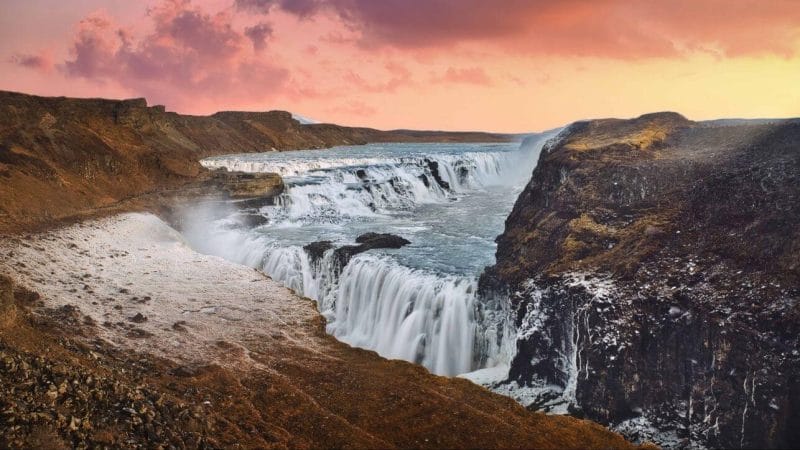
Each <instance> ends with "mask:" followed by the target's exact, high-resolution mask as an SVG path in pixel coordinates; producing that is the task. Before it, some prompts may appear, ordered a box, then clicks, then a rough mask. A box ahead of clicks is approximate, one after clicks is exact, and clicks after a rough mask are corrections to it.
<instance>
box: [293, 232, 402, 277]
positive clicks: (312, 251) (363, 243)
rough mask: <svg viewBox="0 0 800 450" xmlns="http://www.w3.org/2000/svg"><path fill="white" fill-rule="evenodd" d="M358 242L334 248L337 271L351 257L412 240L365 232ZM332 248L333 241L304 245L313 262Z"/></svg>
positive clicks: (358, 238) (357, 239) (398, 246)
mask: <svg viewBox="0 0 800 450" xmlns="http://www.w3.org/2000/svg"><path fill="white" fill-rule="evenodd" d="M356 243H357V244H358V245H344V246H342V247H339V248H337V249H336V250H334V252H333V261H334V268H335V270H336V271H341V270H342V269H343V268H344V266H346V265H347V263H348V262H350V259H352V258H353V256H355V255H357V254H359V253H363V252H365V251H367V250H372V249H377V248H401V247H403V246H406V245H408V244H410V243H411V242H410V241H408V240H407V239H405V238H402V237H400V236H396V235H393V234H388V233H364V234H362V235H361V236H358V237H357V238H356ZM331 248H334V246H333V243H332V242H331V241H318V242H313V243H311V244H308V245H306V246H304V247H303V249H304V250H305V251H306V253H307V254H308V256H309V258H310V259H311V261H312V262H313V263H316V262H319V261H320V260H321V259H322V256H323V255H324V254H325V252H326V251H328V250H329V249H331Z"/></svg>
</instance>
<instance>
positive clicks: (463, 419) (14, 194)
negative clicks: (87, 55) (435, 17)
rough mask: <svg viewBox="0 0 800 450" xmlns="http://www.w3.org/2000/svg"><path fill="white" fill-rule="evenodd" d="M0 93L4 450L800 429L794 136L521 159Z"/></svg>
mask: <svg viewBox="0 0 800 450" xmlns="http://www.w3.org/2000/svg"><path fill="white" fill-rule="evenodd" d="M0 98H2V100H3V102H2V104H0V105H2V106H0V107H2V110H0V192H2V197H0V233H5V235H4V238H3V241H2V245H0V254H3V255H5V260H4V261H3V262H2V264H0V269H2V273H4V274H5V275H6V276H8V277H9V278H3V279H2V280H3V281H2V283H0V287H1V288H2V289H3V290H2V291H0V293H2V299H3V303H2V305H0V306H2V309H0V314H2V317H0V319H2V320H0V324H2V328H0V339H1V340H0V343H2V345H0V352H2V356H3V359H2V360H0V361H3V366H2V367H0V369H2V370H0V374H3V376H4V379H5V378H9V379H11V376H12V375H13V376H18V375H19V374H20V373H26V374H28V375H26V376H27V377H30V376H36V377H39V378H41V379H51V378H52V379H53V385H54V386H55V392H57V394H56V395H55V397H56V401H55V402H54V403H49V400H48V399H50V397H49V396H50V395H51V394H49V392H50V391H48V390H47V389H44V388H42V389H38V390H37V389H36V388H35V387H31V386H33V385H32V384H31V383H28V384H24V383H22V384H20V385H18V386H17V385H13V386H16V387H12V388H11V389H18V392H25V394H21V395H26V397H25V399H24V401H22V402H16V401H15V402H14V404H13V405H9V404H3V405H0V408H4V409H3V411H10V412H9V413H8V414H9V415H10V416H11V417H13V418H14V420H17V421H18V422H17V423H18V424H19V425H17V426H16V428H14V430H15V431H14V434H13V439H14V441H13V442H12V441H9V442H11V443H16V444H15V445H20V443H24V442H27V443H29V444H30V443H31V442H35V440H36V439H40V438H42V437H43V436H44V437H45V438H47V437H49V438H52V439H53V440H55V441H57V442H62V443H64V444H65V445H66V444H67V443H72V444H78V443H94V444H98V443H99V444H102V443H103V442H107V440H108V439H109V434H111V435H113V434H115V433H116V434H120V435H123V436H127V438H126V439H130V440H131V441H130V442H162V443H167V442H172V443H176V442H183V443H184V445H187V446H201V445H206V446H210V447H217V446H223V447H224V446H229V445H233V444H234V443H237V442H243V443H246V445H258V446H267V447H284V446H290V447H318V446H341V445H344V446H355V447H359V446H363V447H375V446H378V447H390V446H397V447H473V446H480V447H537V448H539V447H541V448H545V447H547V448H580V447H619V448H625V447H628V446H630V445H631V444H628V443H627V442H625V441H624V440H623V439H622V437H621V436H620V435H622V436H624V437H625V438H626V439H628V440H629V441H631V442H633V443H634V444H641V445H644V446H652V444H651V443H656V444H657V445H659V446H662V447H664V448H697V447H701V448H702V447H715V448H716V447H719V448H753V447H770V448H787V447H792V445H793V443H796V442H798V441H800V435H798V434H797V433H798V431H797V430H798V429H800V427H798V425H800V412H798V409H799V408H798V405H800V391H799V390H798V384H797V381H798V374H800V370H799V369H800V367H799V364H800V353H799V352H798V348H800V342H798V341H799V340H800V329H799V328H798V325H797V324H798V319H800V256H798V255H800V247H798V245H800V244H798V242H800V227H798V225H797V223H798V219H800V196H798V195H797V186H800V184H799V183H800V120H797V119H785V120H758V121H742V120H718V121H707V122H695V121H691V120H688V119H686V118H684V117H683V116H681V115H679V114H677V113H671V112H662V113H653V114H646V115H643V116H640V117H638V118H635V119H627V120H626V119H601V120H589V121H580V122H575V123H572V124H570V125H567V126H565V127H564V128H562V129H558V130H552V131H549V132H545V133H539V134H532V135H529V136H527V137H526V138H525V139H524V140H522V142H521V144H520V143H519V142H518V141H519V140H520V139H521V137H520V136H509V135H497V134H485V133H447V132H414V131H406V130H398V131H378V130H371V129H364V128H348V127H340V126H336V125H327V124H323V125H320V124H313V125H309V124H303V123H300V122H298V121H297V120H295V119H293V118H292V115H291V114H290V113H287V112H275V111H274V112H268V113H241V112H223V113H218V114H214V115H212V116H207V117H197V116H181V115H178V114H175V113H169V112H166V111H164V110H163V108H161V107H148V106H147V105H146V102H145V101H144V100H124V101H115V100H79V99H63V98H42V97H33V96H26V95H23V94H15V93H2V94H0ZM327 147H335V148H332V149H327V150H313V151H311V150H308V151H307V150H303V149H321V148H327ZM272 150H276V151H274V152H273V151H272ZM298 150H299V151H298ZM263 152H267V153H263ZM284 152H285V153H284ZM131 212H136V213H131ZM498 234H499V236H498ZM495 236H497V238H496V244H495V242H494V240H495V239H494V238H495ZM112 257H113V261H112V260H111V259H109V258H112ZM248 266H249V267H248ZM170 268H172V269H170ZM253 269H255V270H253ZM126 274H127V275H126ZM123 280H124V282H123ZM126 283H127V284H126ZM287 288H288V289H287ZM142 343H148V345H147V346H146V347H147V350H146V351H145V350H143V347H144V346H143V345H142ZM347 344H349V345H347ZM46 353H53V354H56V355H59V357H58V358H60V360H61V361H62V362H61V363H60V362H59V360H57V359H56V360H54V359H52V358H50V357H47V356H46ZM379 355H380V356H379ZM382 357H383V358H382ZM43 358H44V359H43ZM384 358H391V360H387V359H384ZM398 360H405V361H398ZM63 361H66V363H64V362H63ZM63 364H66V365H67V366H68V367H69V368H68V369H67V371H69V370H72V371H76V372H78V373H82V374H84V375H82V376H83V381H78V382H76V383H73V384H75V385H76V386H83V385H84V384H86V381H85V380H86V378H87V376H88V377H89V378H92V379H98V377H99V379H102V380H103V383H105V384H102V383H101V384H102V385H103V386H105V387H104V388H102V389H101V392H105V393H104V394H102V395H110V396H112V397H113V396H115V395H116V396H122V397H120V398H119V399H118V400H117V401H116V402H117V403H116V404H117V405H122V404H125V403H126V402H128V403H131V402H132V404H135V405H136V406H135V408H134V411H138V410H139V409H140V408H144V409H145V410H146V411H149V409H148V408H152V406H151V403H153V402H154V401H155V400H154V399H156V398H158V397H159V396H160V397H161V398H165V399H168V401H167V403H166V404H167V405H170V406H169V407H167V408H164V407H162V406H159V408H161V409H160V410H159V411H160V412H159V414H161V415H160V416H159V417H158V424H159V428H158V429H160V430H161V432H160V433H155V431H154V430H155V428H152V427H150V428H148V427H147V426H146V425H147V424H148V423H150V422H148V421H147V420H144V421H143V422H142V423H139V422H137V420H139V421H141V419H140V416H142V417H149V416H148V414H146V413H138V412H137V413H136V414H133V413H131V414H128V415H125V414H127V413H126V412H125V411H124V410H122V409H119V408H118V409H119V411H117V410H114V414H116V415H112V416H107V415H106V416H104V415H103V414H102V413H100V412H98V411H94V410H93V409H92V407H91V405H90V404H91V402H88V403H87V400H86V398H85V397H86V395H88V394H85V393H84V392H83V391H82V390H81V388H80V387H76V388H75V389H71V388H65V393H61V390H60V388H59V387H58V386H59V383H61V381H62V380H63V379H64V373H65V372H64V370H65V369H64V366H63ZM126 364H128V365H131V366H132V367H133V369H132V371H131V372H129V373H126V372H125V371H124V370H123V368H124V367H125V366H126ZM25 365H27V366H28V367H34V368H35V370H34V372H36V371H38V372H36V373H38V375H36V374H32V373H33V372H31V370H30V369H29V368H28V369H21V368H24V367H26V366H25ZM420 366H423V367H424V368H423V367H420ZM137 367H140V368H137ZM146 368H151V369H153V370H150V371H148V370H146ZM26 370H27V372H25V371H26ZM431 372H432V373H433V374H438V375H446V377H442V376H436V375H433V374H432V373H431ZM456 375H458V377H454V376H456ZM461 378H467V379H468V380H472V382H469V381H467V380H463V379H461ZM473 382H474V383H473ZM109 383H110V384H109ZM114 383H116V385H121V386H127V387H128V388H131V389H128V390H125V389H114V390H113V394H112V392H111V391H109V390H108V389H107V387H108V386H109V385H114ZM476 384H482V385H483V386H485V387H486V388H488V389H489V390H492V391H495V392H496V393H491V392H489V390H487V389H484V388H483V387H480V386H477V385H476ZM141 386H145V387H146V389H145V391H146V392H147V393H148V394H147V395H145V397H144V400H143V399H142V398H143V397H141V396H138V397H137V393H136V392H139V391H140V390H141ZM231 386H232V387H231ZM134 387H135V389H134ZM25 389H29V391H26V390H25ZM103 389H105V391H104V390H103ZM134 391H136V392H134ZM151 394H152V395H151ZM497 394H502V395H503V396H508V397H511V398H513V399H514V400H513V401H512V400H511V399H508V398H504V397H503V396H501V395H497ZM62 395H66V396H65V397H63V398H62V397H61V396H62ZM92 395H100V394H92ZM123 397H124V398H123ZM353 399H358V400H356V401H354V400H353ZM205 402H209V404H211V405H216V404H218V403H219V404H221V405H226V406H224V407H221V408H210V407H208V404H206V403H205ZM237 402H238V403H241V404H242V405H244V406H243V407H241V408H235V407H234V406H233V405H235V404H237ZM161 404H162V405H163V404H165V403H164V400H161ZM520 404H521V405H520ZM52 405H58V407H59V411H61V412H60V413H59V414H61V416H64V417H65V419H64V420H61V416H59V415H56V416H48V415H47V413H46V411H47V408H48V406H49V407H52ZM75 405H78V406H80V407H79V408H78V406H75ZM26 407H27V408H28V409H25V408H26ZM70 408H72V409H70ZM75 408H78V410H79V411H78V410H76V409H75ZM81 408H83V409H81ZM120 408H122V406H120ZM226 408H231V411H233V412H232V413H231V414H232V416H231V417H227V413H226ZM265 408H266V410H267V411H269V413H263V412H262V413H259V414H255V413H253V411H262V410H264V409H265ZM526 409H527V411H526ZM64 411H70V414H72V417H73V418H74V420H70V419H69V415H68V414H66V412H64ZM75 411H78V412H79V413H80V414H78V413H76V412H75ZM182 411H190V412H189V413H183V412H182ZM545 413H546V414H545ZM43 414H44V415H43ZM81 414H83V415H81ZM187 414H188V416H187ZM189 417H191V419H190V418H189ZM84 421H85V423H86V424H88V425H84ZM98 421H100V422H102V423H103V424H104V425H103V427H98V426H96V424H97V423H98ZM298 422H300V423H302V424H298ZM322 423H335V426H333V428H328V427H322V426H321V425H320V424H322ZM597 423H599V424H601V425H603V426H605V427H607V428H603V427H602V426H600V425H597ZM179 424H182V425H179ZM187 424H189V428H186V429H187V430H188V431H186V432H184V433H183V434H181V432H179V431H177V430H178V429H180V427H181V426H183V427H184V428H185V427H186V426H187ZM487 425H489V426H488V427H487ZM126 427H127V428H126ZM397 427H405V428H407V431H406V432H400V431H398V430H399V429H398V428H397ZM489 428H491V429H494V430H495V431H491V430H489ZM475 429H481V430H487V431H486V432H481V433H475V432H472V431H468V430H475ZM609 429H610V430H609ZM109 430H110V431H109ZM337 430H338V431H337ZM342 430H350V431H348V432H344V431H342ZM458 430H462V431H458ZM101 431H102V432H101ZM154 433H155V434H154ZM617 433H619V434H617ZM9 436H12V435H11V434H9ZM154 436H155V437H154ZM348 436H349V437H348ZM111 442H112V443H114V444H120V443H121V442H122V441H114V440H112V441H111Z"/></svg>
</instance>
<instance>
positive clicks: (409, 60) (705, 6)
mask: <svg viewBox="0 0 800 450" xmlns="http://www.w3.org/2000/svg"><path fill="white" fill-rule="evenodd" d="M799 50H800V2H797V1H794V0H770V1H768V2H764V1H757V0H726V1H723V0H664V1H658V0H638V1H623V0H559V1H556V0H527V1H524V0H505V1H503V2H489V1H484V0H327V1H323V0H206V1H201V0H194V1H190V0H151V1H144V2H132V1H122V0H107V1H100V0H71V1H69V2H63V1H47V0H27V1H25V2H22V1H20V2H8V1H6V2H3V3H2V4H0V65H1V67H2V69H0V89H5V90H14V91H22V92H28V93H35V94H41V95H67V96H79V97H113V98H121V97H146V98H147V99H148V101H149V102H150V103H151V104H164V105H166V106H167V108H168V109H170V110H174V111H178V112H181V113H193V114H208V113H212V112H215V111H218V110H231V109H240V110H269V109H286V110H290V111H293V112H296V113H299V114H302V115H304V116H308V117H311V118H314V119H317V120H321V121H326V122H336V123H341V124H347V125H365V126H372V127H378V128H424V129H453V130H467V129H480V130H491V131H503V132H524V131H535V130H541V129H547V128H551V127H555V126H558V125H562V124H564V123H567V122H570V121H573V120H577V119H583V118H591V117H608V116H617V117H629V116H635V115H638V114H641V113H644V112H651V111H659V110H674V111H678V112H681V113H683V114H685V115H686V116H688V117H689V118H692V119H706V118H716V117H785V116H797V115H800V88H798V84H800V83H798V80H800V56H799V55H798V51H799Z"/></svg>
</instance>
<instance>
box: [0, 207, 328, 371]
mask: <svg viewBox="0 0 800 450" xmlns="http://www.w3.org/2000/svg"><path fill="white" fill-rule="evenodd" d="M0 254H3V255H9V254H11V255H13V256H11V257H8V258H4V260H3V261H1V262H0V271H3V272H6V273H8V274H9V275H11V276H12V277H14V278H15V279H16V280H17V282H19V283H20V284H23V285H25V286H27V287H28V288H30V289H33V290H34V291H36V292H39V293H40V294H41V295H42V300H43V302H44V306H45V307H46V308H58V307H61V306H63V305H66V304H69V305H72V306H75V307H77V308H78V309H79V310H80V312H81V313H82V314H84V315H88V316H89V317H91V318H92V319H93V320H94V322H95V323H96V324H97V331H98V334H99V337H101V338H103V339H105V340H107V341H109V342H112V343H114V344H116V345H119V346H120V347H123V348H130V349H132V350H141V349H142V348H146V349H147V350H148V351H150V352H152V353H154V354H156V355H160V356H164V357H167V358H169V359H173V360H177V361H181V362H186V363H193V362H204V363H208V362H211V361H213V362H217V363H220V364H222V365H228V366H231V365H232V366H239V364H242V363H247V364H251V363H252V361H251V360H249V357H248V351H247V349H246V348H245V346H244V344H243V343H244V342H247V341H248V340H250V341H252V340H253V339H254V338H255V339H257V340H260V341H262V342H269V340H270V337H269V336H270V335H271V334H274V333H278V332H280V334H281V335H283V336H284V338H285V339H283V340H282V342H281V345H283V344H287V345H298V346H302V347H304V348H309V347H314V346H315V339H317V336H315V332H314V331H313V330H315V328H316V327H317V325H316V324H317V323H318V319H317V317H318V313H317V312H316V310H315V309H314V306H313V303H312V302H311V301H309V300H306V299H302V298H300V297H298V296H296V295H294V294H293V293H292V292H291V291H289V290H288V289H287V288H285V287H283V286H282V285H280V284H279V283H277V282H275V281H273V280H271V279H269V278H268V277H266V276H265V275H264V274H262V273H261V272H258V271H255V270H253V269H251V268H248V267H245V266H241V265H238V264H233V263H230V262H228V261H226V260H224V259H222V258H219V257H215V256H207V255H202V254H200V253H197V252H195V251H194V250H192V249H191V248H190V247H189V246H188V245H187V243H186V242H185V241H184V240H183V238H182V236H181V235H180V234H179V233H178V232H177V231H175V230H174V229H172V228H171V227H169V225H167V224H166V223H164V222H163V221H161V220H160V219H159V218H157V217H156V216H154V215H151V214H136V213H134V214H123V215H119V216H115V217H110V218H106V219H100V220H94V221H88V222H84V223H79V224H76V225H72V226H68V227H66V228H61V229H58V230H55V231H51V232H47V233H43V234H39V235H34V236H32V237H31V238H30V239H26V240H25V241H24V242H23V241H21V240H20V239H9V240H5V241H3V242H0ZM136 314H142V315H143V316H144V317H146V320H143V321H142V320H139V321H135V323H134V321H133V320H131V319H132V318H133V317H134V316H136ZM176 323H177V324H179V325H180V326H179V327H177V328H182V329H183V330H185V331H177V330H176V329H174V328H173V325H175V324H176ZM305 324H307V326H306V325H305ZM133 328H138V329H140V330H143V331H145V332H146V333H147V336H148V337H145V338H142V337H141V333H139V335H138V336H137V333H130V330H131V329H133ZM223 340H224V341H226V342H228V343H231V344H232V345H233V347H234V348H238V349H239V350H238V351H230V350H227V351H221V350H220V347H219V342H220V341H223Z"/></svg>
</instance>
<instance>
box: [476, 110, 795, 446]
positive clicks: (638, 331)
mask: <svg viewBox="0 0 800 450" xmlns="http://www.w3.org/2000/svg"><path fill="white" fill-rule="evenodd" d="M798 223H800V120H786V121H778V122H771V123H770V122H756V123H748V122H734V123H726V122H723V123H717V122H713V123H696V122H691V121H689V120H686V119H685V118H683V117H682V116H680V115H678V114H674V113H657V114H650V115H645V116H642V117H639V118H637V119H633V120H595V121H590V122H579V123H575V124H573V125H572V126H570V127H568V128H567V129H565V130H564V131H563V132H562V133H561V134H560V135H559V136H558V137H557V138H556V139H554V140H553V141H551V142H550V143H549V144H548V145H547V146H546V147H545V149H544V150H543V151H542V155H541V157H540V160H539V165H538V167H537V168H536V169H535V171H534V173H533V177H532V178H531V180H530V182H529V183H528V185H527V187H526V188H525V190H524V192H523V193H522V194H521V195H520V197H519V199H518V200H517V203H516V205H515V207H514V209H513V212H512V213H511V215H510V216H509V218H508V220H507V222H506V228H505V231H504V233H503V234H502V235H501V236H500V237H498V239H497V242H498V249H497V264H496V265H495V266H493V267H490V268H488V269H487V271H486V273H485V274H484V276H483V277H482V280H481V288H482V290H483V291H484V292H487V293H491V292H492V291H497V292H506V293H509V294H510V298H511V300H510V305H509V307H510V308H511V310H512V311H513V314H514V317H515V321H516V325H517V327H518V330H519V331H518V338H517V344H516V345H517V355H516V357H515V358H514V360H513V362H512V364H511V369H510V373H509V379H508V381H507V382H506V383H507V384H514V383H517V384H519V385H520V386H522V387H528V388H531V387H539V388H540V389H539V390H538V391H537V392H538V393H539V398H538V399H537V401H536V402H535V404H536V405H537V406H538V407H547V405H549V406H550V407H553V406H554V404H555V403H558V402H559V401H566V402H569V404H570V406H569V410H570V411H571V412H572V413H574V414H576V415H581V416H585V417H588V418H591V419H593V420H597V421H599V422H601V423H605V424H609V425H612V426H616V427H618V429H619V430H620V431H623V432H624V433H626V434H627V435H628V436H629V437H631V438H634V439H646V438H652V439H655V440H656V441H657V442H660V443H662V444H663V445H665V446H668V447H681V446H699V445H707V446H712V447H726V448H739V447H749V448H753V447H756V448H758V447H791V446H793V445H796V444H797V442H800V434H799V433H800V431H799V430H800V384H799V383H798V376H800V367H799V364H800V350H799V349H800V225H798Z"/></svg>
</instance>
